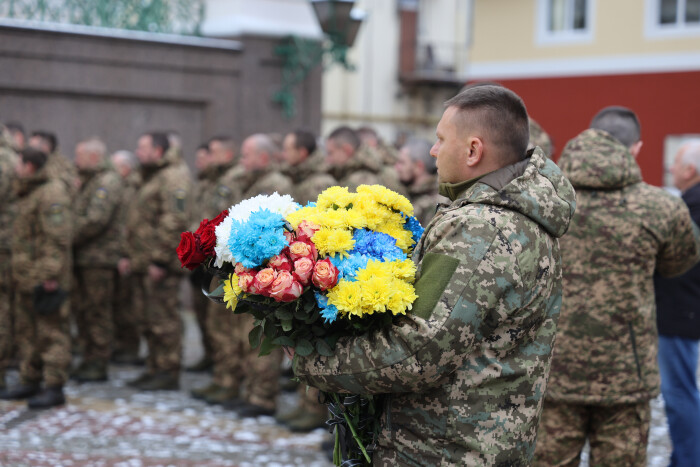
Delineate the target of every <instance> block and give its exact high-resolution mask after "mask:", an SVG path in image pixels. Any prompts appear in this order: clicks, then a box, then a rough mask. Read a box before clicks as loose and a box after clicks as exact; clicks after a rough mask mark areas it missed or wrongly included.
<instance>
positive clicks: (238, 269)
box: [233, 263, 257, 276]
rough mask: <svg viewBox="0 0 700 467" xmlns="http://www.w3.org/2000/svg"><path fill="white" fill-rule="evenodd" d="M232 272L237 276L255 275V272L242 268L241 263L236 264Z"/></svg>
mask: <svg viewBox="0 0 700 467" xmlns="http://www.w3.org/2000/svg"><path fill="white" fill-rule="evenodd" d="M233 272H234V273H235V274H236V275H237V276H240V275H242V274H245V273H246V272H252V273H253V275H255V273H256V272H257V271H255V270H253V269H250V268H247V267H245V266H243V263H236V265H235V266H234V268H233Z"/></svg>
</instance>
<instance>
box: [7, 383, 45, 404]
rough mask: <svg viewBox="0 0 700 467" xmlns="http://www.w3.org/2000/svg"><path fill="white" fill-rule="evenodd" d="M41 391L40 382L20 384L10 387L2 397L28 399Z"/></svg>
mask: <svg viewBox="0 0 700 467" xmlns="http://www.w3.org/2000/svg"><path fill="white" fill-rule="evenodd" d="M39 391H41V387H39V383H27V384H20V385H19V386H15V387H13V388H8V389H6V390H5V391H4V393H3V394H2V395H0V399H5V400H14V399H26V398H27V397H32V396H34V395H35V394H38V393H39Z"/></svg>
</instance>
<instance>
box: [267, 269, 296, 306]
mask: <svg viewBox="0 0 700 467" xmlns="http://www.w3.org/2000/svg"><path fill="white" fill-rule="evenodd" d="M303 291H304V287H303V286H302V285H301V284H300V283H299V282H298V281H296V280H295V279H294V276H292V274H291V273H289V272H287V271H281V272H280V273H278V274H277V277H276V278H275V281H274V282H273V283H272V286H271V287H270V297H272V298H274V299H275V300H276V301H278V302H292V301H294V300H296V299H297V298H299V296H300V295H301V293H302V292H303Z"/></svg>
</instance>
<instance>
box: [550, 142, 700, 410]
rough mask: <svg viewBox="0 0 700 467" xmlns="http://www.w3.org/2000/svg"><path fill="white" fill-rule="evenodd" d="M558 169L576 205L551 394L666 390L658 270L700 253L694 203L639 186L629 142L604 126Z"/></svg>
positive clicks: (605, 398) (583, 397)
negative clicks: (570, 187) (659, 346)
mask: <svg viewBox="0 0 700 467" xmlns="http://www.w3.org/2000/svg"><path fill="white" fill-rule="evenodd" d="M559 165H560V167H561V169H562V171H563V172H564V174H565V175H566V176H567V177H568V178H569V180H570V181H571V183H572V184H573V185H574V187H575V188H576V201H577V206H578V208H577V210H576V215H575V216H574V219H573V220H572V222H571V227H570V229H569V233H568V234H567V235H566V236H564V238H562V239H561V251H562V261H563V267H564V303H563V306H562V312H561V320H560V323H559V332H558V336H557V346H556V348H555V349H554V360H553V362H552V373H551V377H550V384H549V389H548V392H547V398H551V399H552V400H556V401H562V402H571V403H581V404H600V405H606V404H623V403H636V402H642V401H645V400H648V399H650V398H652V397H654V396H655V395H656V394H658V392H659V374H658V366H657V362H656V351H657V337H656V322H655V314H656V311H655V307H656V305H655V302H654V284H653V274H654V270H657V271H658V272H659V273H660V274H662V275H665V276H671V275H678V274H681V273H682V272H684V271H686V270H687V269H689V268H690V267H691V266H692V265H693V264H695V263H696V262H697V261H698V258H700V243H699V238H698V236H697V229H696V228H695V227H694V224H693V223H692V221H691V218H690V214H689V212H688V208H687V207H686V206H685V204H684V203H683V201H682V200H681V199H680V198H676V197H674V196H672V195H670V194H668V193H667V192H666V191H664V190H662V189H661V188H656V187H652V186H650V185H647V184H646V183H643V182H642V176H641V172H640V170H639V166H638V165H637V162H636V161H635V159H634V157H633V156H632V154H631V153H630V152H629V151H628V150H627V148H626V147H625V146H624V145H623V144H621V143H620V142H619V141H617V140H616V139H615V138H613V137H612V136H611V135H610V134H608V133H606V132H604V131H601V130H586V131H584V132H583V133H581V134H580V135H579V136H577V137H576V138H574V139H573V140H571V141H569V143H568V144H567V145H566V148H565V149H564V151H563V153H562V155H561V158H560V159H559Z"/></svg>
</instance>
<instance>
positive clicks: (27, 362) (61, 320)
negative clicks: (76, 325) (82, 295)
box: [14, 293, 71, 386]
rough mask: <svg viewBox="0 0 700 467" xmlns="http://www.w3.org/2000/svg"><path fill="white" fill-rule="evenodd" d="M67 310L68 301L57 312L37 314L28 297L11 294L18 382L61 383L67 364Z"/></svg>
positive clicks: (68, 353)
mask: <svg viewBox="0 0 700 467" xmlns="http://www.w3.org/2000/svg"><path fill="white" fill-rule="evenodd" d="M69 309H70V302H69V301H68V300H66V302H65V303H64V304H63V306H62V307H61V309H60V310H58V311H56V312H54V313H51V314H48V315H38V314H37V313H35V312H34V302H33V296H32V295H31V294H26V293H17V294H16V295H15V313H14V318H15V332H16V334H15V335H16V339H17V344H18V347H19V355H20V365H19V373H20V378H21V380H22V383H24V384H28V383H39V382H40V381H41V380H42V379H43V380H44V384H45V385H46V386H63V385H64V384H65V382H66V380H67V379H68V368H69V366H70V363H71V353H70V333H69V329H68V327H69V321H68V314H69Z"/></svg>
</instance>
